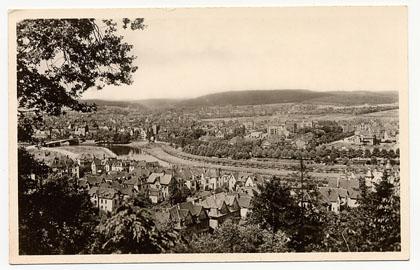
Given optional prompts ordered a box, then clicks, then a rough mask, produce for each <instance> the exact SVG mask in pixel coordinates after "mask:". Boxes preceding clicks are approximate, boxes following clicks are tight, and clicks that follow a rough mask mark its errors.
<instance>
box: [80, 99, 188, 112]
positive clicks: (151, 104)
mask: <svg viewBox="0 0 420 270" xmlns="http://www.w3.org/2000/svg"><path fill="white" fill-rule="evenodd" d="M83 102H86V103H95V104H96V105H98V106H116V107H122V108H135V109H139V110H153V109H163V108H170V107H173V106H175V105H176V104H178V103H179V102H180V100H177V99H142V100H118V101H113V100H102V99H86V100H83Z"/></svg>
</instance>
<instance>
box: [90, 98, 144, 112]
mask: <svg viewBox="0 0 420 270" xmlns="http://www.w3.org/2000/svg"><path fill="white" fill-rule="evenodd" d="M82 102H84V103H88V104H92V103H93V104H96V105H97V106H115V107H121V108H133V109H137V110H147V109H148V108H147V107H146V106H144V105H143V104H140V103H136V102H131V101H115V100H102V99H85V100H82Z"/></svg>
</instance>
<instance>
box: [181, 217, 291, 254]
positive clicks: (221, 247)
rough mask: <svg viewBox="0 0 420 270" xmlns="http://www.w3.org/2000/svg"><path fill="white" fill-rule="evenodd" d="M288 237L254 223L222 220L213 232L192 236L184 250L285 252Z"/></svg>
mask: <svg viewBox="0 0 420 270" xmlns="http://www.w3.org/2000/svg"><path fill="white" fill-rule="evenodd" d="M287 242H288V238H287V236H286V234H285V233H283V232H281V231H278V232H276V233H274V234H273V233H272V232H271V231H269V230H266V229H262V228H261V227H260V226H258V225H256V224H242V225H239V224H236V223H233V222H231V221H230V220H228V221H226V222H224V223H223V224H222V225H221V226H220V227H218V228H217V229H216V230H215V231H214V233H213V234H204V235H201V236H198V237H195V238H193V239H192V240H191V241H190V242H189V243H188V246H187V247H185V250H178V252H189V253H235V252H241V253H256V252H285V251H286V250H287Z"/></svg>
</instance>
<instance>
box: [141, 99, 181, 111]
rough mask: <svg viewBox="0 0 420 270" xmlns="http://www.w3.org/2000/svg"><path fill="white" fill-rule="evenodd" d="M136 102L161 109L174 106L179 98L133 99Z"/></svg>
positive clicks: (150, 107)
mask: <svg viewBox="0 0 420 270" xmlns="http://www.w3.org/2000/svg"><path fill="white" fill-rule="evenodd" d="M133 102H135V103H137V104H141V105H143V106H145V107H147V108H149V109H162V108H170V107H174V106H176V105H177V104H178V103H179V102H181V100H179V99H169V98H160V99H142V100H136V101H133Z"/></svg>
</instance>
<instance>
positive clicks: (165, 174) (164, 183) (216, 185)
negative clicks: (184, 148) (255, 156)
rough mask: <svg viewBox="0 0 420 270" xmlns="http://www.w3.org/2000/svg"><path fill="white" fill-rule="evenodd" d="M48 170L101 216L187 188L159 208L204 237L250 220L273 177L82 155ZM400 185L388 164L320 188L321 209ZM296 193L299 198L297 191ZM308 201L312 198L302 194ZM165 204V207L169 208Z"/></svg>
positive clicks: (157, 200)
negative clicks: (140, 198)
mask: <svg viewBox="0 0 420 270" xmlns="http://www.w3.org/2000/svg"><path fill="white" fill-rule="evenodd" d="M50 167H51V168H52V171H53V172H54V173H56V174H58V175H65V174H67V175H69V176H71V177H73V178H75V179H77V186H78V188H79V189H80V190H84V191H86V192H87V193H88V194H89V196H90V199H91V202H92V204H93V205H94V206H95V207H97V208H98V209H99V210H100V212H104V213H113V212H115V211H116V209H118V208H119V207H120V206H121V205H122V204H123V203H124V202H125V201H128V200H129V199H130V198H134V197H136V196H137V195H138V194H142V195H144V196H146V197H148V198H149V199H150V201H151V202H152V203H153V204H159V203H161V202H164V201H168V199H169V197H170V196H171V188H173V187H174V186H176V187H178V188H187V189H189V190H190V191H191V192H190V194H191V195H190V196H188V198H187V199H186V201H185V202H182V203H178V204H176V205H173V206H171V207H170V208H164V209H160V210H159V211H158V212H159V213H158V214H159V215H161V216H164V217H165V218H166V219H167V220H168V221H170V222H172V224H174V226H175V228H176V229H178V230H187V231H189V232H190V231H191V232H194V233H198V234H199V233H202V232H206V231H208V230H212V229H215V228H217V227H218V226H219V225H220V224H222V223H223V222H225V221H226V220H236V221H238V222H240V220H243V219H246V217H247V216H248V215H249V213H250V212H251V211H252V198H253V196H255V194H258V192H259V190H258V185H261V184H263V183H265V182H267V181H270V179H271V177H270V176H261V175H255V174H249V173H242V172H231V171H222V170H220V169H215V168H198V167H177V166H173V167H171V168H165V167H162V166H160V165H159V163H158V162H146V161H134V160H120V159H117V158H108V157H105V156H104V157H102V158H98V157H95V156H91V155H82V156H81V157H80V158H78V159H76V160H72V159H71V158H69V157H65V158H55V159H53V160H52V162H51V164H50ZM384 173H386V174H387V178H388V179H387V180H388V181H391V182H398V179H399V178H398V175H399V174H398V172H396V171H394V169H393V168H392V167H391V166H390V164H389V163H388V164H387V165H386V166H385V167H380V168H375V169H372V170H368V171H367V173H365V174H364V175H358V176H356V175H355V174H354V173H346V174H344V175H342V176H341V177H339V178H337V179H334V180H330V181H328V183H326V184H324V185H320V186H319V187H318V191H319V194H320V199H321V203H322V205H324V206H325V207H326V209H328V210H329V211H332V212H335V213H339V212H340V211H342V210H343V209H346V208H348V207H356V206H357V205H358V202H359V200H360V196H361V187H360V182H361V181H360V179H363V180H364V182H365V184H366V187H367V188H368V189H372V190H374V189H375V184H378V183H379V182H380V181H382V180H383V176H384ZM291 192H292V193H293V194H292V195H297V194H300V193H299V192H300V190H299V187H297V188H294V189H292V191H291ZM304 197H305V198H306V199H307V200H308V201H305V202H304V203H309V200H310V198H309V196H308V194H306V193H305V196H304ZM165 205H167V204H165Z"/></svg>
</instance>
